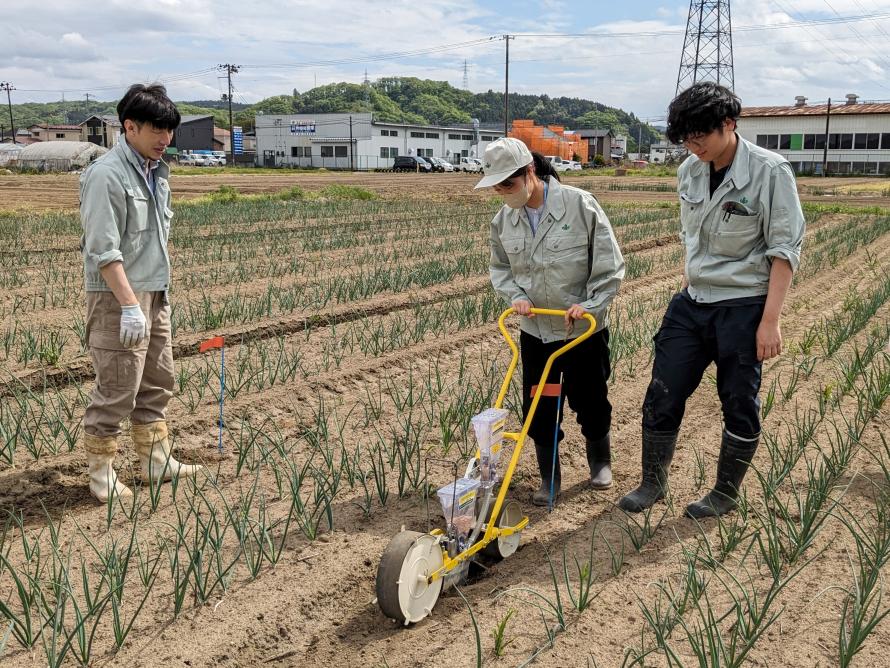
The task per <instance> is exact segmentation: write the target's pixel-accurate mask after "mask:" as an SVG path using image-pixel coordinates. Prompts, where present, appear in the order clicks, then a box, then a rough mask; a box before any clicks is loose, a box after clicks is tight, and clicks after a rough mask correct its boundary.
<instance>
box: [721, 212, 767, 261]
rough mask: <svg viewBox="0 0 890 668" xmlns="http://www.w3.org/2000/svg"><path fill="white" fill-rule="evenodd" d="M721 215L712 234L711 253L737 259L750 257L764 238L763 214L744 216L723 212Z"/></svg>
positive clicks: (756, 213)
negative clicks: (762, 229)
mask: <svg viewBox="0 0 890 668" xmlns="http://www.w3.org/2000/svg"><path fill="white" fill-rule="evenodd" d="M719 215H720V219H719V220H718V221H717V224H716V225H715V226H714V229H713V230H711V234H710V244H709V245H710V251H711V253H712V254H713V255H722V256H724V257H730V258H735V259H742V258H745V257H747V256H748V255H750V254H751V251H753V250H754V249H755V248H756V247H757V244H758V243H760V241H761V239H762V238H763V233H762V231H761V228H762V222H763V213H762V212H760V211H758V212H755V213H752V214H750V215H742V214H736V213H732V214H725V213H723V212H722V211H721V212H719Z"/></svg>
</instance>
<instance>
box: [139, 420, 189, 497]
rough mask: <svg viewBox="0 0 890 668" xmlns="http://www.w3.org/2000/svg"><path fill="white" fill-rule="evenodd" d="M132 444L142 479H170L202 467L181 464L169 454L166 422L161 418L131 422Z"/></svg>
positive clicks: (187, 474)
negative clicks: (140, 464)
mask: <svg viewBox="0 0 890 668" xmlns="http://www.w3.org/2000/svg"><path fill="white" fill-rule="evenodd" d="M130 434H131V435H132V436H133V445H134V446H135V447H136V453H137V454H138V455H139V461H140V462H141V463H142V479H143V480H148V481H151V482H157V481H158V480H162V481H163V480H172V479H173V478H178V477H180V476H184V477H185V476H194V475H197V473H198V471H200V470H202V469H203V468H204V467H203V466H201V465H199V464H183V463H182V462H179V461H177V460H175V459H174V458H173V455H171V454H170V439H169V438H168V435H167V423H166V422H164V421H163V420H160V421H158V422H149V423H148V424H133V425H131V428H130Z"/></svg>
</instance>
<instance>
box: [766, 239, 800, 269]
mask: <svg viewBox="0 0 890 668" xmlns="http://www.w3.org/2000/svg"><path fill="white" fill-rule="evenodd" d="M766 256H767V257H777V258H780V259H782V260H788V264H790V265H791V271H792V273H794V272H796V271H797V268H798V267H799V266H800V251H799V250H797V249H796V248H788V247H787V246H776V247H775V248H768V249H767V251H766Z"/></svg>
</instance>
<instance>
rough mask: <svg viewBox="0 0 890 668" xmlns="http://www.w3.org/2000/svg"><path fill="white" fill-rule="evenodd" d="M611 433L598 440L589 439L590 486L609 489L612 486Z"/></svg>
mask: <svg viewBox="0 0 890 668" xmlns="http://www.w3.org/2000/svg"><path fill="white" fill-rule="evenodd" d="M609 437H610V433H608V432H607V433H606V435H605V436H603V437H602V438H598V439H596V440H591V439H587V465H588V466H590V486H591V487H593V488H594V489H609V488H610V487H611V486H612V451H611V448H610V438H609Z"/></svg>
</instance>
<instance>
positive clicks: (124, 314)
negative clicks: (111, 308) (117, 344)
mask: <svg viewBox="0 0 890 668" xmlns="http://www.w3.org/2000/svg"><path fill="white" fill-rule="evenodd" d="M147 336H148V323H146V322H145V316H144V315H143V314H142V309H141V308H139V304H133V305H131V306H121V343H122V344H123V346H124V348H132V347H133V346H138V345H139V344H140V343H142V339H144V338H146V337H147Z"/></svg>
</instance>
